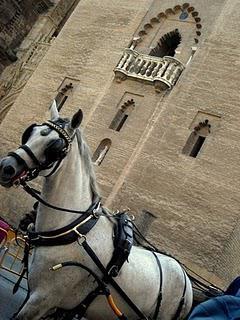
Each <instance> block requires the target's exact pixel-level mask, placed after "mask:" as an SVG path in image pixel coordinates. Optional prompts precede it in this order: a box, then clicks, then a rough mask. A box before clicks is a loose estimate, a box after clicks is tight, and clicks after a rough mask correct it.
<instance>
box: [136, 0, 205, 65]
mask: <svg viewBox="0 0 240 320" xmlns="http://www.w3.org/2000/svg"><path fill="white" fill-rule="evenodd" d="M175 30H178V34H177V37H176V38H175V40H180V41H179V43H178V44H177V41H176V42H174V43H173V47H172V49H173V50H174V55H172V54H170V56H174V58H176V59H178V60H180V61H181V62H182V63H184V64H186V63H187V62H188V61H189V59H190V57H191V56H192V55H193V53H194V52H195V51H196V47H197V45H198V43H199V40H200V37H201V34H202V24H201V18H200V17H199V12H198V11H197V10H196V9H195V7H194V6H192V5H191V4H190V3H184V4H182V5H180V4H177V5H176V6H174V7H173V8H168V9H166V10H165V11H164V12H163V11H162V12H158V13H157V12H156V15H155V16H153V17H150V18H149V21H148V22H146V21H145V22H144V24H142V25H141V26H140V30H138V31H137V33H136V34H135V35H134V39H136V41H135V43H134V49H135V50H136V51H138V52H140V53H143V54H151V53H152V52H153V51H154V50H155V49H156V48H157V46H158V44H160V43H161V42H163V41H162V40H163V39H164V38H165V40H166V39H167V38H168V37H169V36H170V35H172V36H174V31H175ZM175 35H176V34H175ZM172 36H171V37H170V38H173V37H172ZM170 38H169V39H170ZM176 44H177V46H176V47H175V48H174V46H175V45H176ZM170 52H171V53H172V52H173V51H171V50H170Z"/></svg>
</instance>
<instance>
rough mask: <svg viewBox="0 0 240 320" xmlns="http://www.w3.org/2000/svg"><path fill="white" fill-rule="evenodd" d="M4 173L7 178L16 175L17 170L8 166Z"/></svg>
mask: <svg viewBox="0 0 240 320" xmlns="http://www.w3.org/2000/svg"><path fill="white" fill-rule="evenodd" d="M3 173H4V175H6V176H10V177H11V176H13V175H14V174H15V169H14V168H13V167H12V166H6V167H4V168H3Z"/></svg>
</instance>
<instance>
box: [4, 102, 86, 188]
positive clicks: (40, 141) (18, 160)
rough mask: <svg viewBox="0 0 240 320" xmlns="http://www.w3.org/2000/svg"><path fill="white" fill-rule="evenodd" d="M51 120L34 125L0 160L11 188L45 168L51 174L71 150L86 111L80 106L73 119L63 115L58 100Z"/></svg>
mask: <svg viewBox="0 0 240 320" xmlns="http://www.w3.org/2000/svg"><path fill="white" fill-rule="evenodd" d="M50 111H51V120H49V121H46V122H44V123H43V124H40V125H38V124H32V125H30V126H29V127H28V128H27V129H26V130H25V131H24V133H23V135H22V141H21V145H20V146H19V148H18V149H17V150H15V151H14V152H9V153H8V155H7V156H6V157H4V158H2V159H1V160H0V184H1V185H2V186H3V187H6V188H10V187H11V186H13V185H17V184H19V182H21V181H25V180H32V179H34V178H35V177H37V176H38V175H39V174H40V175H41V174H42V173H43V172H44V174H43V175H44V176H46V175H45V173H46V172H47V174H49V170H50V172H51V171H52V170H53V169H56V166H57V167H58V166H59V165H60V163H61V162H62V160H63V159H64V158H65V157H66V155H67V154H68V151H69V150H70V147H71V143H72V140H73V137H74V134H75V130H76V129H77V128H78V127H79V125H80V124H81V121H82V118H83V113H82V111H81V110H78V111H77V112H76V113H75V114H74V116H73V117H72V119H71V120H70V121H69V120H66V119H62V118H60V117H59V114H58V110H57V105H56V101H54V102H53V104H52V106H51V108H50Z"/></svg>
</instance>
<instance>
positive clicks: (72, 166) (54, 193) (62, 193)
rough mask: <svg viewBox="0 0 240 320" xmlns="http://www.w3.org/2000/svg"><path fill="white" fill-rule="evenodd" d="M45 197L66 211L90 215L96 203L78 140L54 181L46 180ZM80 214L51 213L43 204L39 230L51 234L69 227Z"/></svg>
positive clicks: (53, 178)
mask: <svg viewBox="0 0 240 320" xmlns="http://www.w3.org/2000/svg"><path fill="white" fill-rule="evenodd" d="M44 179H45V181H44V184H43V189H42V197H43V199H44V200H45V201H47V202H48V203H50V204H53V205H55V206H58V207H62V208H69V209H73V210H79V211H86V210H87V209H88V208H89V207H90V205H91V203H92V191H91V187H90V176H89V173H88V172H87V171H86V168H85V165H84V160H83V159H82V157H81V155H80V151H79V146H78V142H77V139H76V138H75V139H74V140H73V143H72V147H71V150H70V152H69V153H68V155H67V157H66V158H65V159H64V160H63V163H62V166H61V168H60V169H59V170H58V171H57V172H56V173H55V174H54V175H53V176H51V177H49V178H44ZM78 217H79V214H73V213H68V212H62V211H58V210H54V209H50V208H48V207H46V206H43V205H41V204H40V206H39V210H38V214H37V221H36V230H37V231H48V230H54V229H57V228H61V227H63V226H66V225H67V224H69V223H70V222H72V221H73V220H75V219H77V218H78Z"/></svg>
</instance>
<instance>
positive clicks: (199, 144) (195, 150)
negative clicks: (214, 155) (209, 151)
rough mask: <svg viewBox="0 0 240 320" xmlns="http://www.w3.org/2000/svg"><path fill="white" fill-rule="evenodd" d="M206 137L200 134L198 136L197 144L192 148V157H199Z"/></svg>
mask: <svg viewBox="0 0 240 320" xmlns="http://www.w3.org/2000/svg"><path fill="white" fill-rule="evenodd" d="M205 139H206V137H202V136H199V137H198V138H197V141H196V143H195V145H194V146H193V149H192V151H191V153H190V156H191V157H194V158H196V157H197V155H198V153H199V151H200V150H201V148H202V146H203V144H204V141H205Z"/></svg>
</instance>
